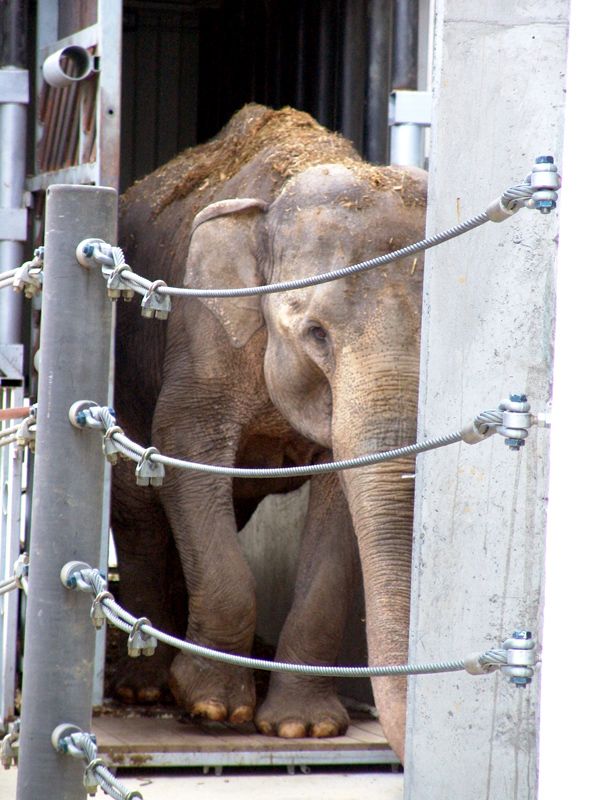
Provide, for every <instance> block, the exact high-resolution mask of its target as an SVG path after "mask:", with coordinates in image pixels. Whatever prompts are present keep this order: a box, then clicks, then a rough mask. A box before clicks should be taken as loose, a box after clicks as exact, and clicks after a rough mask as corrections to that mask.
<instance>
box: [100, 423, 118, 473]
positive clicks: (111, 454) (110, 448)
mask: <svg viewBox="0 0 600 800" xmlns="http://www.w3.org/2000/svg"><path fill="white" fill-rule="evenodd" d="M115 433H123V428H120V427H119V426H118V425H111V426H110V428H108V429H107V431H106V433H105V434H104V438H103V439H102V452H103V453H104V456H105V458H106V460H107V461H108V462H109V464H116V463H117V461H118V460H119V457H121V458H123V454H122V453H121V451H120V450H119V448H118V447H117V445H116V444H115V443H114V442H113V439H112V437H113V435H114V434H115Z"/></svg>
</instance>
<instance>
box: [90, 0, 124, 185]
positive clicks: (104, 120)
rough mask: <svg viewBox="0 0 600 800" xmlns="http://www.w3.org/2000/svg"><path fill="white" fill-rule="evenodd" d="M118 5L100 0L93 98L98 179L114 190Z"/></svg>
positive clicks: (117, 124)
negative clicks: (94, 104)
mask: <svg viewBox="0 0 600 800" xmlns="http://www.w3.org/2000/svg"><path fill="white" fill-rule="evenodd" d="M121 5H122V4H121V3H115V2H113V0H99V3H98V47H97V51H96V52H97V54H98V55H99V56H100V73H99V76H98V77H99V80H100V84H99V86H98V90H97V100H96V108H97V110H96V131H97V134H96V138H97V153H98V157H97V160H98V162H99V169H98V182H99V183H100V184H102V186H112V187H113V188H114V189H118V188H119V159H120V151H121V49H122V38H123V24H122V9H121Z"/></svg>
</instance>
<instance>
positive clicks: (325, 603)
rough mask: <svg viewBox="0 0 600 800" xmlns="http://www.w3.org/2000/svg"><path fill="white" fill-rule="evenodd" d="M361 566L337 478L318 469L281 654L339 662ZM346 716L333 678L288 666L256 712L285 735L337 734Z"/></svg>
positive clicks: (262, 723)
mask: <svg viewBox="0 0 600 800" xmlns="http://www.w3.org/2000/svg"><path fill="white" fill-rule="evenodd" d="M357 573H358V567H357V558H356V556H355V541H354V532H353V529H352V522H351V520H350V514H349V512H348V508H347V505H346V500H345V498H344V496H343V494H342V491H341V488H340V486H339V482H338V478H337V476H336V475H323V476H315V477H313V478H312V479H311V490H310V502H309V509H308V516H307V520H306V524H305V528H304V533H303V539H302V546H301V551H300V563H299V567H298V577H297V581H296V589H295V594H294V602H293V605H292V609H291V610H290V613H289V615H288V618H287V620H286V622H285V625H284V627H283V630H282V632H281V636H280V639H279V645H278V648H277V660H278V661H286V662H292V663H300V664H317V665H325V664H334V663H335V662H336V660H337V657H338V655H339V651H340V647H341V643H342V636H343V633H344V628H345V623H346V618H347V614H348V609H349V606H350V600H351V592H352V591H353V588H354V586H355V585H356V582H357V580H358V575H357ZM348 723H349V719H348V714H347V712H346V710H345V708H344V707H343V706H342V704H341V702H340V701H339V699H338V697H337V693H336V690H335V682H334V679H332V678H321V677H304V676H299V675H292V674H288V673H273V674H272V676H271V680H270V684H269V692H268V695H267V698H266V700H265V701H264V703H263V704H262V705H261V707H260V709H259V710H258V713H257V716H256V725H257V727H258V729H259V730H260V731H261V732H262V733H264V734H267V735H273V736H274V735H277V736H283V737H286V738H292V737H294V738H295V737H303V736H317V737H325V736H338V735H341V734H343V733H345V731H346V729H347V727H348Z"/></svg>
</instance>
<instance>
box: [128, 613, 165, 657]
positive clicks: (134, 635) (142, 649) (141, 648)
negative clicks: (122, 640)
mask: <svg viewBox="0 0 600 800" xmlns="http://www.w3.org/2000/svg"><path fill="white" fill-rule="evenodd" d="M142 625H148V626H150V627H152V623H151V622H150V620H149V619H148V618H147V617H140V618H139V619H136V621H135V622H134V623H133V627H132V629H131V631H130V633H129V638H128V639H127V654H128V655H129V656H131V658H137V657H138V656H140V655H144V656H153V655H154V653H155V652H156V648H157V646H158V642H157V641H156V638H155V637H154V636H152V635H151V634H149V633H145V632H144V631H143V630H142V628H141V626H142Z"/></svg>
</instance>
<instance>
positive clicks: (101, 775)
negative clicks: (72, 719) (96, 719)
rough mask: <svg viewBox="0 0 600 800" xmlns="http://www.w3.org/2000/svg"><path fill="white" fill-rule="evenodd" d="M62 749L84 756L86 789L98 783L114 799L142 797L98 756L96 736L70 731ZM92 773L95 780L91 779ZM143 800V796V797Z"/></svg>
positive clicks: (125, 799) (61, 742)
mask: <svg viewBox="0 0 600 800" xmlns="http://www.w3.org/2000/svg"><path fill="white" fill-rule="evenodd" d="M60 748H61V751H62V752H64V753H66V754H67V755H70V756H73V757H74V758H82V759H83V760H84V761H85V762H86V765H85V768H84V774H83V781H84V786H85V787H86V789H88V788H90V787H91V785H93V787H94V788H93V791H95V786H96V785H98V786H100V788H101V789H102V791H103V792H104V793H105V794H107V795H109V797H112V798H114V800H128V798H130V799H131V798H134V797H138V798H142V795H141V794H140V793H139V792H138V791H137V790H133V791H132V790H130V789H128V788H127V787H126V786H125V785H124V784H122V783H121V781H119V780H117V778H115V776H114V775H113V774H112V772H111V771H110V770H109V769H108V767H107V766H106V762H105V761H104V760H103V759H102V758H99V757H98V747H97V745H96V739H95V736H93V735H92V734H90V733H87V732H83V731H79V732H75V733H70V734H69V735H68V736H66V737H65V738H64V739H62V740H61V741H60ZM90 775H92V776H93V778H94V782H93V784H92V781H90V780H89V776H90ZM142 800H143V798H142Z"/></svg>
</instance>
